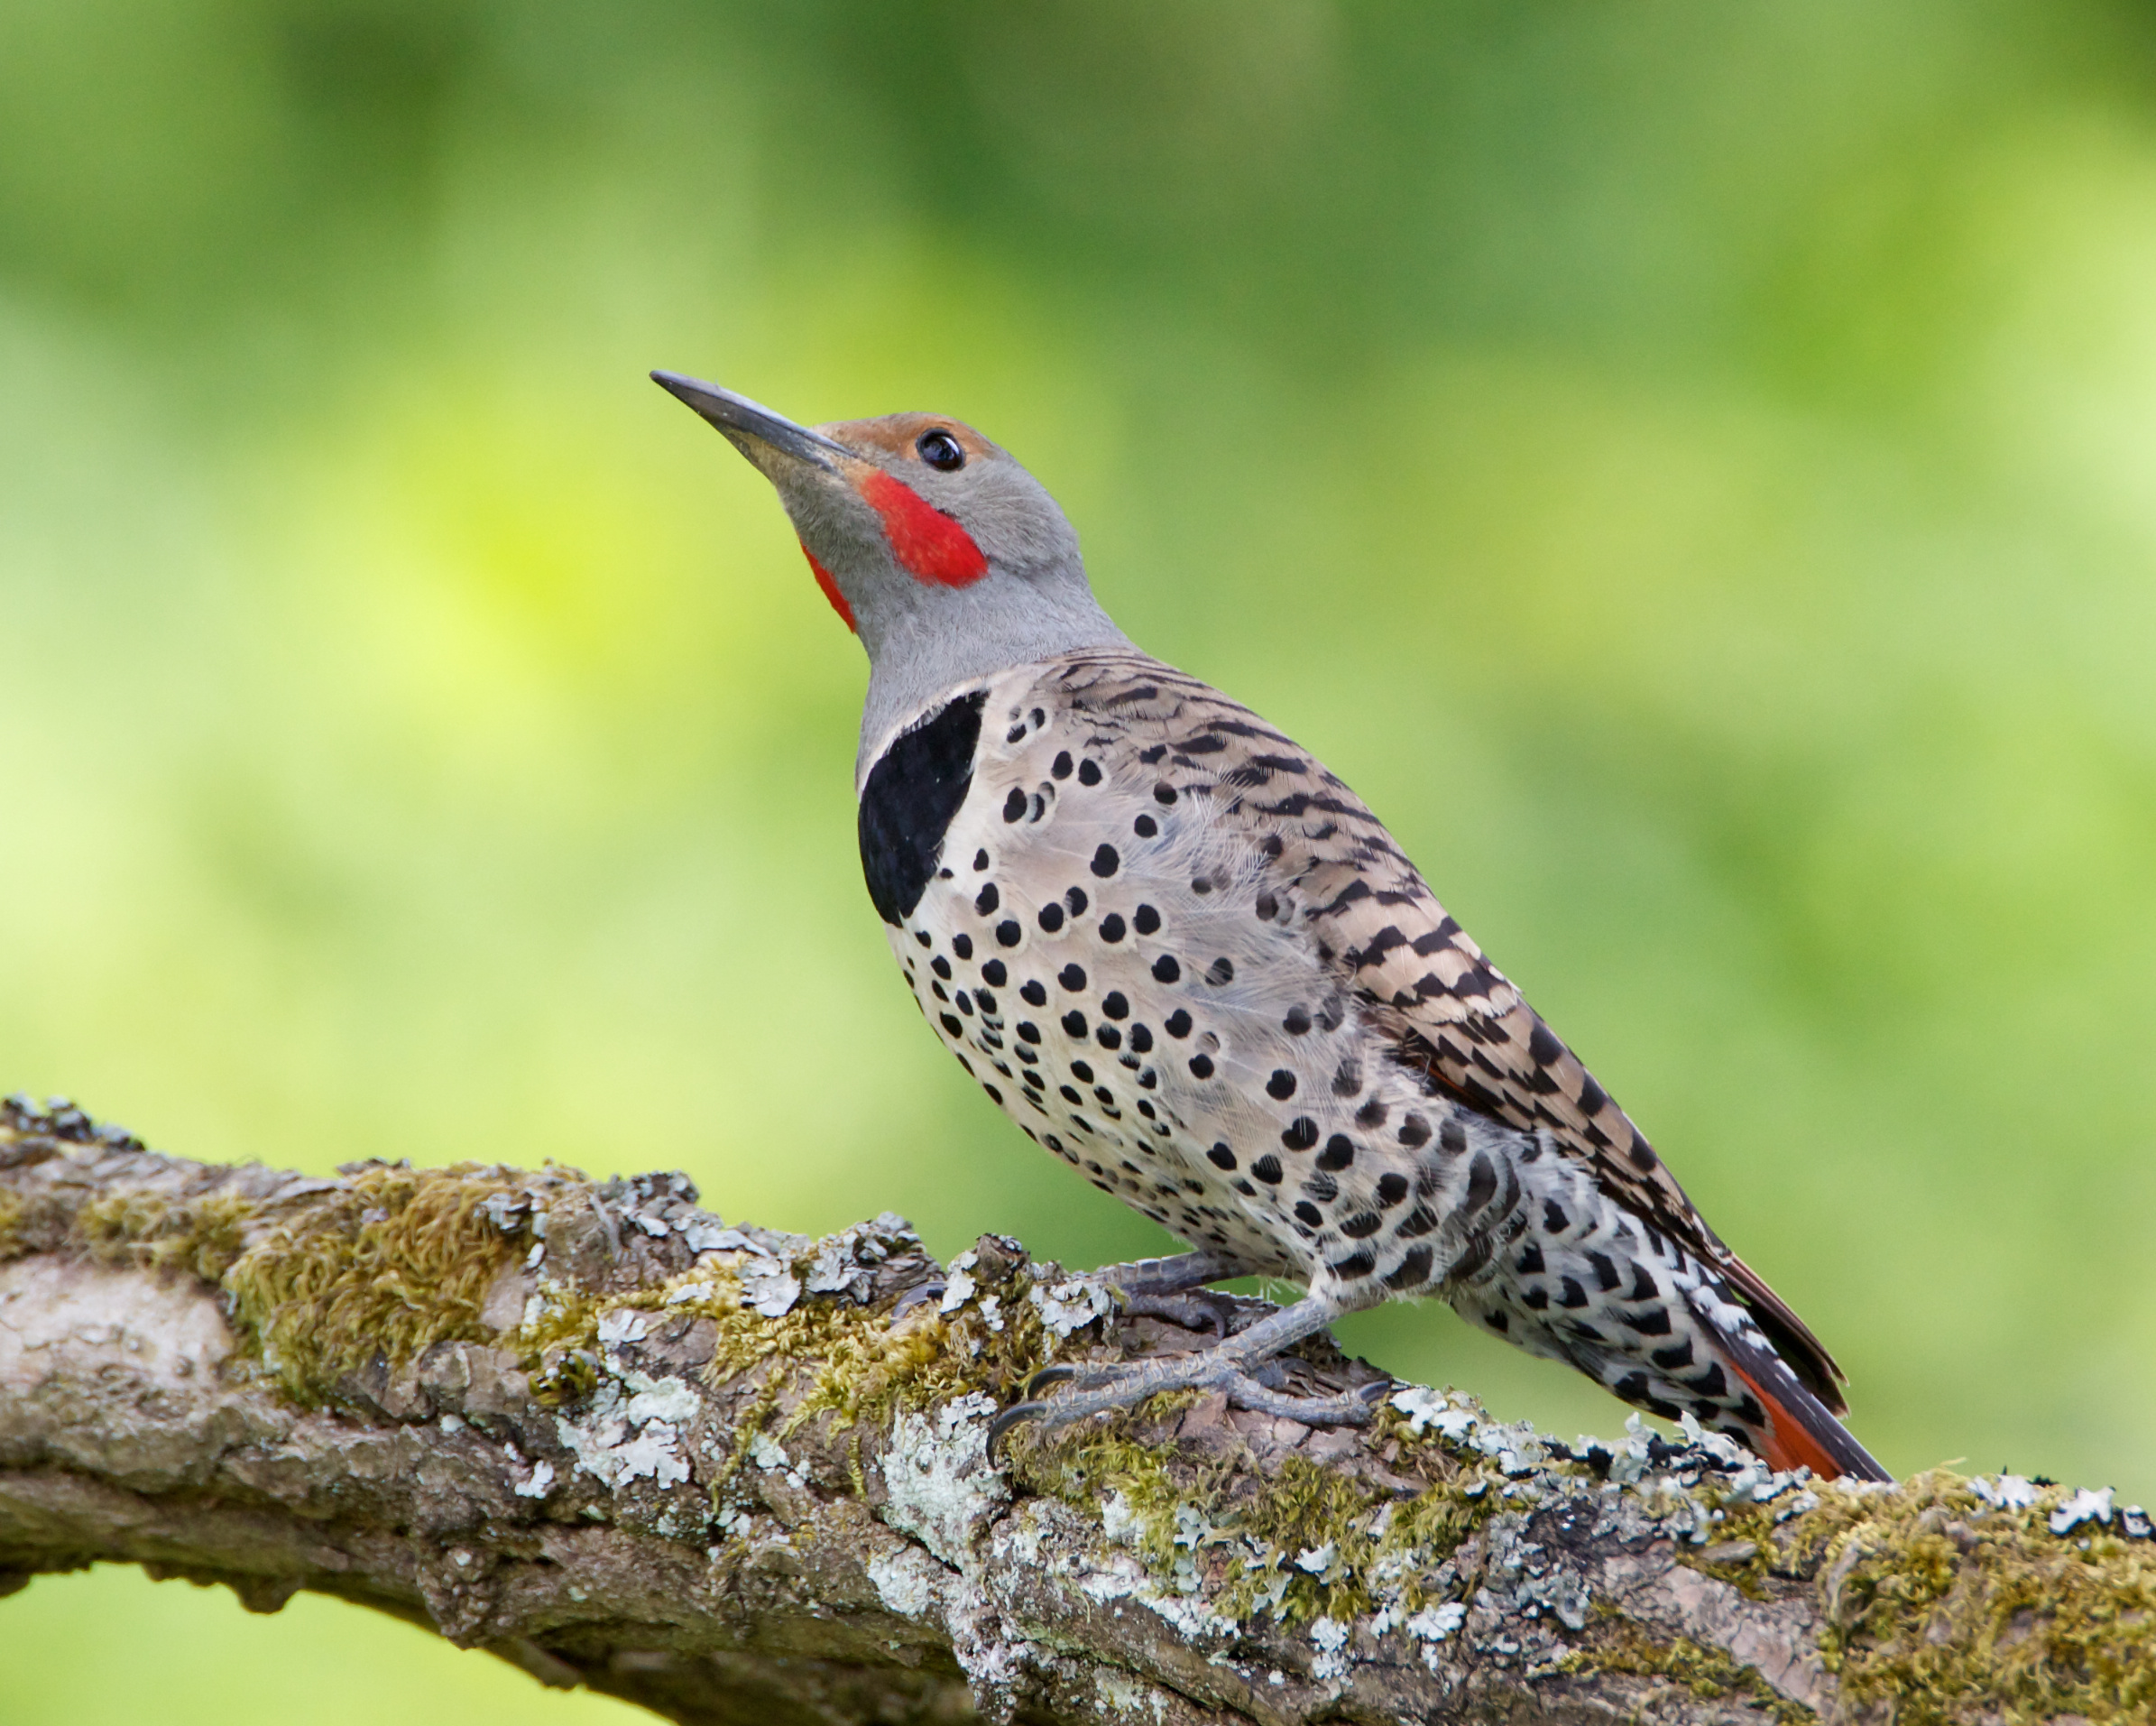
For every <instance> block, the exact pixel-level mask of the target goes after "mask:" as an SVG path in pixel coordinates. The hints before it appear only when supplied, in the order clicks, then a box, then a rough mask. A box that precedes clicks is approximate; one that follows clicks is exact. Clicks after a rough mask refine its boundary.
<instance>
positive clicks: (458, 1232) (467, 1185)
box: [223, 1163, 520, 1403]
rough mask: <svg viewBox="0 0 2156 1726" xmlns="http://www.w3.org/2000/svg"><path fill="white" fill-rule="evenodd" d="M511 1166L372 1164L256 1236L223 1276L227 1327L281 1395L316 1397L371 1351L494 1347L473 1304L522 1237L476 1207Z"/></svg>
mask: <svg viewBox="0 0 2156 1726" xmlns="http://www.w3.org/2000/svg"><path fill="white" fill-rule="evenodd" d="M518 1187H519V1182H518V1180H516V1179H515V1178H512V1177H511V1174H510V1172H509V1171H505V1170H501V1169H493V1168H479V1167H477V1166H476V1165H474V1164H470V1163H460V1164H457V1165H456V1166H455V1167H453V1168H406V1167H402V1166H392V1165H387V1164H375V1165H373V1166H372V1167H369V1168H364V1169H361V1170H360V1171H359V1172H358V1173H356V1174H355V1175H352V1176H350V1177H347V1178H346V1180H345V1181H344V1182H343V1183H342V1184H341V1185H340V1186H338V1188H337V1190H336V1191H335V1192H333V1193H327V1194H324V1195H320V1196H319V1197H318V1198H315V1199H312V1200H310V1201H309V1202H308V1203H306V1204H304V1205H300V1206H299V1207H298V1208H297V1209H296V1210H295V1211H294V1212H293V1213H292V1214H290V1215H289V1216H285V1217H281V1218H279V1219H278V1220H277V1221H276V1222H275V1223H272V1224H271V1225H270V1226H269V1227H268V1228H267V1229H264V1230H263V1231H262V1232H260V1233H259V1234H258V1235H257V1237H256V1238H255V1239H254V1240H253V1241H252V1242H250V1244H249V1245H248V1246H247V1248H246V1250H245V1251H244V1252H242V1253H241V1254H240V1255H239V1256H238V1258H237V1259H236V1260H234V1262H233V1263H232V1264H231V1266H230V1267H229V1269H226V1271H225V1273H224V1277H223V1287H224V1288H225V1291H226V1294H227V1295H228V1296H229V1297H230V1299H231V1307H232V1314H233V1317H234V1319H235V1322H236V1323H237V1324H239V1326H240V1327H241V1328H242V1330H243V1331H244V1334H246V1335H247V1336H248V1337H249V1338H250V1339H251V1340H252V1341H253V1343H254V1345H255V1346H256V1347H257V1348H258V1349H259V1350H260V1351H261V1353H262V1357H263V1361H265V1362H266V1363H267V1364H268V1365H269V1366H270V1368H271V1370H272V1371H274V1372H275V1373H276V1374H277V1376H278V1378H279V1380H281V1382H282V1383H283V1385H284V1388H285V1389H286V1390H287V1391H288V1392H289V1393H290V1395H291V1396H292V1397H293V1398H296V1399H297V1400H299V1401H301V1402H309V1403H311V1402H318V1401H320V1400H322V1399H323V1398H324V1397H325V1396H327V1393H328V1391H329V1389H330V1388H331V1387H332V1386H334V1385H335V1383H336V1380H338V1379H339V1378H340V1377H342V1376H343V1375H344V1374H346V1373H347V1372H349V1371H353V1370H354V1369H355V1368H357V1367H359V1366H362V1365H364V1363H365V1362H366V1361H369V1360H372V1359H373V1357H375V1356H376V1355H381V1356H383V1357H384V1358H386V1359H387V1360H388V1361H390V1362H391V1363H392V1365H398V1364H401V1363H402V1362H404V1361H409V1360H410V1359H412V1358H413V1357H414V1356H416V1355H418V1354H419V1353H420V1352H422V1351H423V1350H425V1349H427V1348H428V1347H430V1346H431V1345H432V1344H434V1343H444V1342H456V1341H467V1342H489V1341H493V1338H494V1335H495V1333H494V1332H493V1330H492V1329H491V1328H490V1327H489V1326H487V1325H486V1324H484V1323H483V1322H482V1320H481V1318H480V1308H481V1306H483V1305H484V1302H485V1299H486V1295H487V1290H488V1289H489V1288H491V1287H492V1286H493V1283H494V1280H495V1279H496V1278H498V1277H500V1276H501V1274H502V1272H503V1271H504V1270H506V1269H509V1267H510V1265H511V1263H512V1262H513V1261H514V1260H515V1258H516V1257H517V1255H518V1253H519V1251H520V1242H519V1241H517V1240H516V1239H515V1238H514V1237H512V1236H508V1235H504V1234H503V1233H502V1231H501V1230H500V1229H499V1228H497V1227H496V1226H495V1225H494V1223H493V1221H492V1220H491V1219H490V1218H488V1217H487V1216H485V1215H484V1214H482V1213H481V1212H480V1211H479V1208H478V1207H479V1205H481V1204H482V1203H483V1202H484V1201H485V1200H486V1199H488V1198H491V1197H493V1195H496V1194H500V1193H510V1192H514V1191H516V1190H518Z"/></svg>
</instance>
